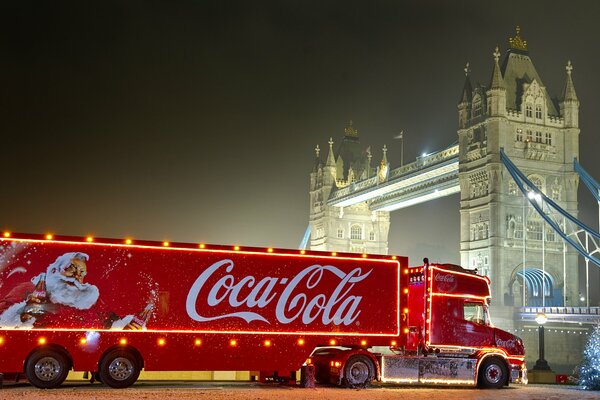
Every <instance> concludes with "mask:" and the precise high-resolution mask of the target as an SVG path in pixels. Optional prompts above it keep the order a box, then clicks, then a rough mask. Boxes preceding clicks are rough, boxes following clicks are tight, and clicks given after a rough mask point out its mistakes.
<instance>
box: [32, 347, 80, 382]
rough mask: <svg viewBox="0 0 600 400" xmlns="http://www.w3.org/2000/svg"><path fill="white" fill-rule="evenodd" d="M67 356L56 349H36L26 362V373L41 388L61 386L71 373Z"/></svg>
mask: <svg viewBox="0 0 600 400" xmlns="http://www.w3.org/2000/svg"><path fill="white" fill-rule="evenodd" d="M69 369H70V363H69V360H68V359H67V357H66V356H65V355H64V354H63V353H61V352H59V351H56V350H51V349H39V350H36V351H35V352H34V353H33V354H32V355H31V356H30V357H29V358H28V359H27V363H26V364H25V375H26V376H27V380H29V383H31V384H32V385H33V386H35V387H38V388H40V389H53V388H55V387H58V386H60V385H61V384H62V383H63V382H64V381H65V379H67V375H68V373H69Z"/></svg>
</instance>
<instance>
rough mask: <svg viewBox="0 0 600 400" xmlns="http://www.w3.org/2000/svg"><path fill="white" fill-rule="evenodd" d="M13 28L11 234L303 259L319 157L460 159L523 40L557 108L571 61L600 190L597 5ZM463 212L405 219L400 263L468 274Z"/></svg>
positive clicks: (84, 16)
mask: <svg viewBox="0 0 600 400" xmlns="http://www.w3.org/2000/svg"><path fill="white" fill-rule="evenodd" d="M0 15H2V17H1V18H2V24H0V26H1V27H0V30H1V34H0V46H1V47H0V48H1V49H2V57H1V59H0V80H1V88H2V89H1V90H0V113H1V114H0V127H1V129H0V132H1V135H2V145H1V146H0V154H1V157H2V164H3V168H2V187H3V188H4V190H3V195H2V197H1V200H0V202H1V203H0V221H1V222H0V227H1V228H4V229H10V230H14V231H21V232H47V231H52V232H56V233H61V234H70V235H85V234H94V235H96V236H107V237H125V236H133V237H136V238H146V239H155V240H172V241H205V242H212V243H241V244H246V245H255V246H277V247H292V248H293V247H297V246H298V244H299V242H300V240H301V238H302V235H303V233H304V230H305V229H306V226H307V224H308V184H309V180H308V179H309V173H310V170H311V168H312V162H313V159H314V150H313V149H314V148H315V146H316V145H317V144H319V145H320V147H321V149H326V148H327V141H328V139H329V137H333V139H334V140H337V141H339V140H340V139H341V138H342V136H343V132H344V127H345V126H346V124H347V122H348V121H349V120H350V119H352V120H353V121H354V126H355V127H356V128H357V129H358V131H359V135H360V137H361V143H363V145H364V147H365V148H366V147H367V146H371V149H372V151H373V157H374V161H376V160H377V161H378V160H380V159H381V156H382V153H381V148H382V147H383V145H384V144H386V145H387V147H388V148H389V151H388V153H387V157H388V159H389V160H390V162H391V164H392V167H395V166H398V165H399V162H400V144H399V141H398V140H394V139H393V138H394V136H397V135H398V133H399V132H400V131H401V130H403V131H404V138H405V142H404V160H405V162H409V161H410V160H412V159H414V158H415V157H416V156H417V155H419V154H421V153H423V152H431V151H434V150H437V149H441V148H444V147H446V146H448V145H450V144H452V143H453V142H454V141H455V140H456V139H457V133H456V130H457V125H458V122H457V103H458V100H459V96H460V94H461V89H462V85H463V82H464V72H463V68H464V65H465V63H466V62H467V61H469V62H470V65H471V70H472V75H471V76H472V79H473V81H474V82H476V81H479V82H481V83H484V84H487V83H488V82H489V79H490V77H491V73H492V66H493V57H492V53H493V51H494V48H495V47H496V46H499V47H500V51H501V52H502V53H504V52H505V51H506V50H507V48H508V37H510V36H513V35H514V30H515V27H516V26H517V25H520V26H521V35H522V37H523V38H524V39H526V40H527V41H528V44H529V50H530V56H531V58H532V60H533V62H534V64H535V66H536V68H537V70H538V72H539V74H540V76H541V78H542V80H543V83H544V85H545V86H546V87H547V90H548V92H549V93H550V95H551V96H560V94H561V92H562V89H563V86H564V82H565V65H566V63H567V61H568V60H571V61H572V63H573V66H574V70H573V80H574V82H575V88H576V90H577V95H578V97H579V100H580V103H581V108H580V125H581V143H580V145H581V162H582V164H583V165H584V167H586V168H587V169H588V171H590V172H591V173H592V175H594V176H595V177H596V178H600V164H599V163H598V162H597V156H596V153H597V149H598V145H597V141H596V138H597V135H598V134H597V127H598V126H600V121H599V119H600V113H598V112H597V111H596V108H597V106H596V104H597V93H598V91H599V90H600V79H599V73H598V71H600V58H599V56H598V52H597V51H596V48H595V44H594V39H595V38H598V37H600V24H598V23H597V16H598V15H600V3H598V2H595V1H572V2H569V3H564V2H561V3H559V2H545V1H528V2H521V1H504V2H501V3H497V4H496V3H494V4H491V3H481V2H476V1H452V2H440V1H402V2H390V1H377V0H375V1H315V2H307V1H261V2H247V1H239V2H235V1H234V2H221V1H178V2H172V1H165V2H159V1H155V2H142V1H125V2H124V1H98V2H80V1H69V2H61V1H58V2H46V3H35V2H30V1H19V2H4V3H3V4H2V5H0ZM580 193H581V194H580V199H581V202H580V209H581V213H580V215H581V217H582V219H583V220H584V221H586V222H588V223H589V224H590V225H592V226H597V208H596V207H597V206H596V204H595V203H594V202H593V200H592V198H591V196H589V194H586V193H584V192H583V190H581V191H580ZM458 203H459V200H458V196H457V195H454V196H451V197H448V198H445V199H442V200H437V201H434V202H431V203H427V204H424V205H420V206H415V207H412V208H409V209H405V210H401V211H397V212H394V213H393V214H392V226H391V233H390V250H391V252H393V253H397V254H402V255H408V256H409V257H410V259H411V261H412V262H414V263H418V262H420V260H421V259H422V258H423V257H425V256H428V257H429V258H430V259H432V260H435V261H444V262H458V261H459V253H458V251H459V204H458ZM593 270H594V274H595V275H594V279H595V280H596V281H597V280H598V275H597V273H596V271H595V270H596V268H594V269H593Z"/></svg>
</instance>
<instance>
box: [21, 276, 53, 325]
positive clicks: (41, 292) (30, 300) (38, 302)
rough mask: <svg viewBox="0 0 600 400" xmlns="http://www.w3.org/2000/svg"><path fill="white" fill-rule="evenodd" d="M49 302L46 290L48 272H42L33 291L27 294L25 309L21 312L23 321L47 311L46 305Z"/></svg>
mask: <svg viewBox="0 0 600 400" xmlns="http://www.w3.org/2000/svg"><path fill="white" fill-rule="evenodd" d="M48 303H49V299H48V292H47V291H46V274H41V275H40V279H39V280H38V281H37V283H36V285H35V289H33V292H31V293H30V294H29V296H27V301H26V302H25V309H24V310H23V312H22V313H21V322H25V321H28V320H30V319H31V318H37V317H40V316H42V315H44V314H45V313H46V311H47V310H46V305H47V304H48Z"/></svg>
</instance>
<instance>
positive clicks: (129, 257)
mask: <svg viewBox="0 0 600 400" xmlns="http://www.w3.org/2000/svg"><path fill="white" fill-rule="evenodd" d="M489 283H490V282H489V279H488V278H487V277H485V276H479V275H477V274H476V273H475V272H474V271H470V270H465V269H463V268H461V267H459V266H455V265H442V264H431V265H430V264H429V263H428V262H425V263H424V264H423V265H419V266H416V267H409V266H408V259H407V258H406V257H400V256H388V255H371V254H349V253H335V252H331V253H327V252H318V251H306V250H286V249H273V248H255V247H240V246H223V245H211V244H204V243H168V242H154V241H137V240H136V241H134V240H132V239H125V240H118V239H100V238H92V237H72V236H54V235H36V234H16V233H10V232H4V233H3V234H2V237H0V373H2V374H4V376H9V375H12V376H16V377H17V379H18V377H20V376H21V377H22V376H24V377H26V378H27V380H28V381H29V382H30V383H31V384H32V385H34V386H36V387H39V388H55V387H58V386H60V385H61V384H62V383H63V381H64V380H65V379H66V377H67V374H68V372H69V371H70V370H75V371H84V372H87V373H88V374H91V375H89V376H91V377H92V378H93V379H97V380H99V381H101V382H103V383H105V384H107V385H109V386H111V387H114V388H124V387H128V386H130V385H132V384H133V383H135V382H136V380H137V378H138V376H139V374H140V372H141V371H142V369H143V370H146V371H200V370H206V371H232V370H238V371H239V370H245V371H260V376H261V377H262V378H265V377H271V378H272V379H281V378H283V377H293V376H294V373H295V371H298V370H299V369H302V370H303V371H309V372H310V373H314V376H315V377H316V379H317V381H318V382H327V383H334V384H338V385H345V386H349V387H362V386H367V385H369V384H370V383H371V382H372V381H373V380H379V381H384V382H398V383H402V384H438V383H439V384H450V385H472V386H482V387H492V388H501V387H503V386H506V385H508V384H509V383H510V382H515V383H526V382H527V375H526V367H525V362H524V355H525V351H524V347H523V342H522V341H521V339H519V338H518V337H516V336H514V335H512V334H510V333H508V332H505V331H502V330H500V329H498V328H495V327H494V326H493V324H492V322H491V320H490V317H489V314H488V305H489V303H490V286H489ZM303 366H304V368H302V367H303Z"/></svg>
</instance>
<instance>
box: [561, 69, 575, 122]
mask: <svg viewBox="0 0 600 400" xmlns="http://www.w3.org/2000/svg"><path fill="white" fill-rule="evenodd" d="M565 70H566V71H567V81H566V83H565V89H564V91H563V95H562V100H561V102H560V114H561V116H562V117H563V118H564V120H565V126H566V127H574V128H577V127H579V100H578V99H577V93H575V85H573V78H572V77H571V74H572V72H573V65H571V61H569V62H567V66H566V67H565Z"/></svg>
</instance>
